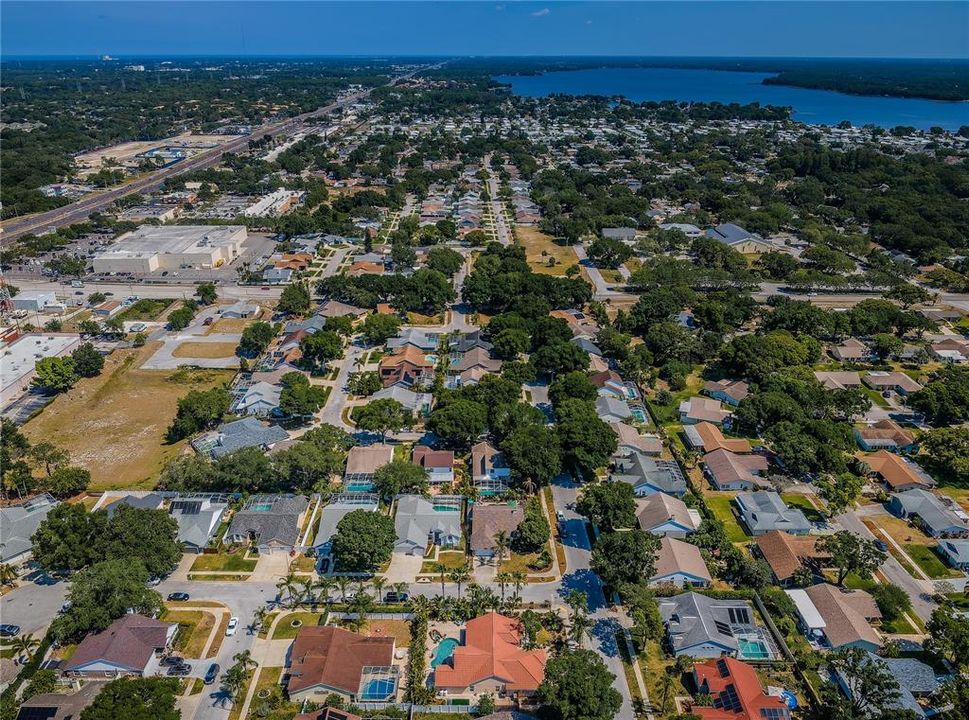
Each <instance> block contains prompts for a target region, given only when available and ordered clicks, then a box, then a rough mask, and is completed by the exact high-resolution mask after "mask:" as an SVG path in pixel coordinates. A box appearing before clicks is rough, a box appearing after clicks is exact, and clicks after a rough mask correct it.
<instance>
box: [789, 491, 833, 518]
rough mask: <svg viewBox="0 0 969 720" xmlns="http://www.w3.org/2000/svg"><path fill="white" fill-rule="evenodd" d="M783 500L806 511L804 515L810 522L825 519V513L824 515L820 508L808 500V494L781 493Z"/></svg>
mask: <svg viewBox="0 0 969 720" xmlns="http://www.w3.org/2000/svg"><path fill="white" fill-rule="evenodd" d="M781 500H783V501H784V502H786V503H787V504H788V505H790V506H791V507H796V508H800V509H801V510H802V512H804V516H805V517H806V518H807V519H808V520H809V521H810V522H820V521H821V520H824V515H822V514H821V513H820V512H819V511H818V509H817V508H815V507H814V505H812V504H811V501H810V500H808V498H807V497H806V496H804V495H801V494H800V493H785V494H784V495H781Z"/></svg>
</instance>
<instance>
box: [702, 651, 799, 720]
mask: <svg viewBox="0 0 969 720" xmlns="http://www.w3.org/2000/svg"><path fill="white" fill-rule="evenodd" d="M693 674H694V677H695V678H696V684H697V687H698V688H699V689H700V692H705V693H707V694H709V695H710V696H712V697H713V707H698V706H695V705H694V706H693V708H692V709H691V710H690V712H692V713H695V714H696V715H699V716H700V717H701V718H704V720H761V719H762V718H763V717H764V713H763V711H764V710H777V711H778V713H777V716H778V720H781V719H782V718H788V719H789V718H790V717H791V714H790V711H789V710H788V709H787V705H786V704H785V703H784V701H783V700H781V699H780V698H778V697H774V696H772V695H765V694H764V688H763V686H762V685H761V684H760V680H759V679H758V677H757V673H756V672H754V669H753V668H752V667H751V666H750V665H748V664H747V663H745V662H741V661H740V660H737V659H735V658H732V657H722V658H719V659H717V660H708V661H707V662H703V663H697V664H696V665H694V666H693Z"/></svg>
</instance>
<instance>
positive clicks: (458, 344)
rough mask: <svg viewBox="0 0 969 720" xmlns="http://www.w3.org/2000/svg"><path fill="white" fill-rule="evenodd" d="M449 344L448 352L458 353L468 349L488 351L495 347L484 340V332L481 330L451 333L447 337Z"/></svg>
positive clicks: (460, 353) (461, 353)
mask: <svg viewBox="0 0 969 720" xmlns="http://www.w3.org/2000/svg"><path fill="white" fill-rule="evenodd" d="M449 346H450V348H449V349H450V352H452V353H456V354H458V355H463V354H464V353H466V352H468V351H469V350H474V349H481V350H484V351H485V352H488V353H490V352H491V351H492V350H494V347H495V346H494V345H492V344H491V343H490V342H488V341H487V340H485V338H484V333H483V332H482V331H481V330H473V331H472V332H467V333H460V334H455V335H451V336H450V337H449Z"/></svg>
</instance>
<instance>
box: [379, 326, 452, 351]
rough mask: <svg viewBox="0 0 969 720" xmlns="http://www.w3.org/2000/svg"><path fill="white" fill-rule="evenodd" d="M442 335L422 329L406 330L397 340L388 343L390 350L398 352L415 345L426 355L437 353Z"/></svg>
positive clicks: (392, 339)
mask: <svg viewBox="0 0 969 720" xmlns="http://www.w3.org/2000/svg"><path fill="white" fill-rule="evenodd" d="M441 337H442V333H439V332H432V331H430V330H424V329H422V328H404V329H403V330H401V332H400V334H399V335H398V336H397V337H395V338H390V340H388V341H387V349H388V350H396V349H397V348H402V347H405V346H407V345H413V346H414V347H416V348H417V349H418V350H420V351H422V352H425V353H435V352H437V348H438V345H440V344H441Z"/></svg>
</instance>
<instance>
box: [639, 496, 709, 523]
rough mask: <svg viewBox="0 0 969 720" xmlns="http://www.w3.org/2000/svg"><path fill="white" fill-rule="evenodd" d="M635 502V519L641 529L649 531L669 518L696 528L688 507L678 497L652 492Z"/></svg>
mask: <svg viewBox="0 0 969 720" xmlns="http://www.w3.org/2000/svg"><path fill="white" fill-rule="evenodd" d="M637 502H638V505H639V509H638V511H637V513H636V519H637V520H638V521H639V527H640V528H641V529H643V530H646V531H649V530H651V529H652V528H654V527H658V526H659V525H662V524H663V523H665V522H668V521H670V520H673V521H675V522H677V523H679V524H680V525H683V526H684V527H686V528H693V529H694V530H696V526H695V524H694V522H693V518H692V517H691V516H690V509H689V508H688V507H687V506H686V503H685V502H683V501H682V500H680V499H679V498H675V497H673V496H672V495H667V494H666V493H653V494H651V495H648V496H647V497H645V498H644V499H642V500H639V501H637Z"/></svg>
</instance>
